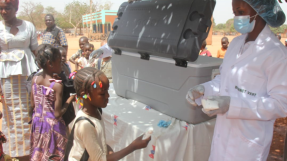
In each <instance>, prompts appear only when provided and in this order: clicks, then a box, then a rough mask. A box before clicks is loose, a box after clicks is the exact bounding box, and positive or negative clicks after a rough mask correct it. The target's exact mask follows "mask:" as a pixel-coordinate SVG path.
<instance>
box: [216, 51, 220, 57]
mask: <svg viewBox="0 0 287 161" xmlns="http://www.w3.org/2000/svg"><path fill="white" fill-rule="evenodd" d="M219 56H220V50H218V51H217V56H216V57H217V58H219Z"/></svg>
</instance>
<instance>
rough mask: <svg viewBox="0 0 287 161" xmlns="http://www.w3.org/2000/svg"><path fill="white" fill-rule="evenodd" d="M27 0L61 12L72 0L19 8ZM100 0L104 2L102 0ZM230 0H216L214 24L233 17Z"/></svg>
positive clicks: (119, 1) (118, 2) (115, 1)
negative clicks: (31, 3) (24, 4)
mask: <svg viewBox="0 0 287 161" xmlns="http://www.w3.org/2000/svg"><path fill="white" fill-rule="evenodd" d="M28 1H33V2H36V3H41V4H42V5H43V6H44V7H48V6H52V7H54V8H55V9H56V10H57V11H61V12H63V10H64V7H65V5H66V4H68V3H70V2H73V0H47V1H46V0H20V8H19V9H20V10H21V5H22V4H23V2H28ZM80 1H83V2H87V3H89V2H90V0H80ZM94 1H95V0H94ZM99 1H100V0H99ZM109 1H111V2H112V3H113V6H112V8H111V9H112V10H117V9H118V8H119V6H120V5H121V4H122V3H123V2H126V1H127V0H109ZM102 2H104V0H102ZM231 2H232V0H217V2H216V6H215V9H214V13H213V15H214V19H215V23H216V24H219V23H225V22H226V21H227V20H229V19H231V18H233V17H234V16H233V11H232V7H231ZM280 5H281V7H282V9H283V11H285V14H286V15H287V3H282V4H280ZM285 24H287V21H286V22H285Z"/></svg>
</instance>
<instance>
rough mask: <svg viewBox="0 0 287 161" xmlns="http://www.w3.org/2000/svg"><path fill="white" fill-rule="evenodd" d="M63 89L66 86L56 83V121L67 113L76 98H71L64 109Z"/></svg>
mask: <svg viewBox="0 0 287 161" xmlns="http://www.w3.org/2000/svg"><path fill="white" fill-rule="evenodd" d="M63 88H64V86H63V85H62V84H60V83H56V84H55V85H54V87H53V89H54V91H55V94H56V101H55V112H54V115H55V117H56V119H59V118H60V117H62V116H63V115H64V114H65V113H66V111H67V109H68V107H69V104H70V103H71V102H72V101H73V100H74V99H75V96H71V97H69V98H68V99H67V101H66V103H65V104H64V106H63V107H62V97H63Z"/></svg>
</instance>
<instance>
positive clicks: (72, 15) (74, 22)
mask: <svg viewBox="0 0 287 161" xmlns="http://www.w3.org/2000/svg"><path fill="white" fill-rule="evenodd" d="M112 5H113V3H112V2H110V1H105V2H104V3H101V2H98V1H95V2H93V5H92V8H91V9H92V12H96V11H100V10H109V9H110V8H111V6H112ZM20 7H21V12H20V13H19V16H18V18H19V19H22V20H27V21H30V22H32V23H33V24H34V25H35V27H36V28H37V29H44V28H46V25H45V20H44V19H45V15H46V14H53V15H54V17H55V22H56V24H57V25H58V26H59V27H61V28H63V29H67V28H78V27H82V15H85V14H89V13H90V4H89V3H85V2H83V1H81V0H74V1H73V2H71V3H68V4H67V5H66V6H65V9H64V12H62V13H61V12H58V11H56V10H55V8H54V7H51V6H48V7H46V8H44V7H43V5H42V4H41V3H35V2H33V1H32V0H31V1H29V2H23V5H21V6H20ZM1 19H2V17H0V20H1Z"/></svg>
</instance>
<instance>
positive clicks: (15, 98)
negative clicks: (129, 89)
mask: <svg viewBox="0 0 287 161" xmlns="http://www.w3.org/2000/svg"><path fill="white" fill-rule="evenodd" d="M18 4H19V1H18V0H9V1H8V0H1V1H0V12H1V16H2V18H3V19H4V21H1V22H0V47H1V49H2V52H1V54H0V78H1V87H2V92H3V94H4V99H3V101H2V103H3V122H2V131H3V133H4V134H5V135H6V137H7V138H8V141H7V143H5V144H3V150H4V153H6V154H8V155H10V156H12V157H19V158H20V160H21V161H22V160H23V161H25V160H28V159H29V157H28V156H29V153H30V151H29V150H30V130H29V124H28V122H29V121H30V120H29V116H28V109H29V106H30V103H29V100H30V99H29V97H30V96H29V95H28V93H27V91H26V86H25V81H26V79H27V77H28V76H29V75H30V74H31V73H32V72H35V71H36V69H37V66H36V65H35V60H34V54H33V52H34V51H35V50H36V48H37V46H38V42H37V34H36V30H35V27H34V25H33V24H32V23H30V22H27V21H23V20H20V19H17V18H16V12H17V10H18Z"/></svg>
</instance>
